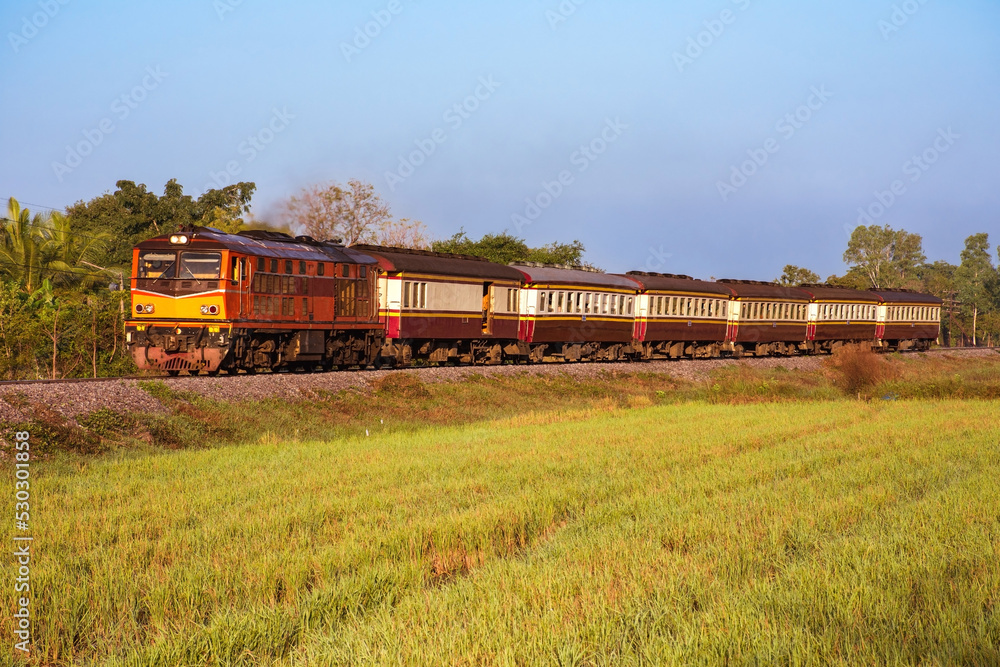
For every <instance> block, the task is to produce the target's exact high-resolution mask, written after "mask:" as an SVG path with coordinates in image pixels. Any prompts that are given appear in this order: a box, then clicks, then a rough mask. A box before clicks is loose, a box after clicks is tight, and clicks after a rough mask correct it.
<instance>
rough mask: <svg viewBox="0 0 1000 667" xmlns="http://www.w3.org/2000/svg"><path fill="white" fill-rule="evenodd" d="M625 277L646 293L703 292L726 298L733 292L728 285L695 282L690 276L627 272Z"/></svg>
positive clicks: (701, 281) (705, 281) (704, 281)
mask: <svg viewBox="0 0 1000 667" xmlns="http://www.w3.org/2000/svg"><path fill="white" fill-rule="evenodd" d="M625 277H626V278H628V279H630V280H633V281H635V282H636V283H638V284H639V287H640V288H641V289H643V290H645V291H647V292H652V291H657V292H704V293H705V294H717V295H720V296H725V297H726V298H728V297H731V296H733V290H732V288H730V287H729V285H726V284H724V283H713V282H709V281H707V280H695V279H694V278H691V277H690V276H675V275H672V274H665V273H645V272H642V271H629V272H628V273H626V274H625Z"/></svg>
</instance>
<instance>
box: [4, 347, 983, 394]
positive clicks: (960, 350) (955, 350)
mask: <svg viewBox="0 0 1000 667" xmlns="http://www.w3.org/2000/svg"><path fill="white" fill-rule="evenodd" d="M982 351H992V352H996V353H998V354H1000V347H936V348H932V349H930V350H927V351H925V352H906V353H905V354H959V355H961V354H964V353H977V354H978V353H981V352H982ZM753 358H754V357H747V358H746V359H753ZM776 358H778V359H781V358H789V359H792V358H799V357H794V356H793V357H776ZM657 361H658V360H657ZM677 361H704V360H701V359H680V360H677ZM632 363H639V364H642V363H647V362H632ZM548 365H551V366H555V367H558V366H562V365H563V364H548ZM414 368H416V367H414ZM468 368H474V367H473V366H470V367H468ZM370 370H372V369H357V370H348V371H325V372H314V373H292V372H290V371H279V372H277V373H260V374H259V375H257V377H261V378H266V377H268V376H269V375H278V376H292V375H323V374H325V373H357V372H362V371H363V372H368V371H370ZM402 370H405V369H402ZM207 377H215V378H225V377H232V376H226V375H217V376H208V375H199V376H191V375H165V374H164V375H118V376H114V377H99V378H58V379H55V380H52V379H37V380H3V381H0V388H3V387H12V386H17V385H46V384H88V383H101V382H118V381H120V380H163V381H166V382H170V381H176V380H195V379H198V378H207ZM244 377H247V376H244Z"/></svg>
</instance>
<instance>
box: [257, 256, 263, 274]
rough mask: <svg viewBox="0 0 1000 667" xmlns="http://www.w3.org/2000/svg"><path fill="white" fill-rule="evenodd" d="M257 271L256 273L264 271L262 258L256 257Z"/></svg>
mask: <svg viewBox="0 0 1000 667" xmlns="http://www.w3.org/2000/svg"><path fill="white" fill-rule="evenodd" d="M257 270H258V271H263V270H264V258H263V257H258V258H257Z"/></svg>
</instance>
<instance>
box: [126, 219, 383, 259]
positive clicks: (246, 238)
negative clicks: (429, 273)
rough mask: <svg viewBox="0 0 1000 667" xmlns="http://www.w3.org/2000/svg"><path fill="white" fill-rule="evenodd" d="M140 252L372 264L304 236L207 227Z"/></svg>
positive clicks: (153, 242)
mask: <svg viewBox="0 0 1000 667" xmlns="http://www.w3.org/2000/svg"><path fill="white" fill-rule="evenodd" d="M180 234H186V235H187V236H189V237H190V239H191V240H190V241H189V242H188V243H186V244H183V245H182V244H176V243H171V242H170V237H171V236H176V235H180ZM136 247H137V248H139V249H140V250H146V249H149V250H164V249H170V250H184V249H218V250H223V249H225V250H233V251H236V252H239V253H244V254H247V255H253V256H262V257H275V258H281V259H297V260H307V261H316V262H338V263H346V264H374V263H375V260H374V259H372V258H371V257H369V256H368V255H365V254H363V253H359V252H357V251H356V250H354V249H352V248H345V247H344V246H342V245H339V244H336V243H333V242H332V241H316V240H314V239H312V238H310V237H308V236H298V237H292V236H289V235H288V234H283V233H281V232H259V231H249V232H240V233H239V234H227V233H225V232H223V231H220V230H218V229H213V228H211V227H189V228H186V229H182V230H180V231H178V232H175V233H173V234H163V235H160V236H156V237H154V238H151V239H148V240H146V241H142V242H141V243H139V244H137V246H136Z"/></svg>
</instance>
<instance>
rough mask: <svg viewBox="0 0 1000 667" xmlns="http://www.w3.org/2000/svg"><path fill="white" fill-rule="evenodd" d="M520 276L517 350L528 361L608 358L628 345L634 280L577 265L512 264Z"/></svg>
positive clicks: (630, 351) (620, 355)
mask: <svg viewBox="0 0 1000 667" xmlns="http://www.w3.org/2000/svg"><path fill="white" fill-rule="evenodd" d="M513 268H515V269H517V270H518V271H519V272H520V275H521V276H523V281H524V286H523V288H522V290H521V307H520V314H521V320H520V331H519V338H520V341H521V343H522V355H523V354H527V355H528V357H529V358H530V360H531V361H543V360H546V359H549V360H553V361H582V360H589V361H598V360H604V361H611V360H616V359H627V358H631V357H634V356H636V355H637V354H638V351H637V350H636V348H634V347H633V346H632V333H633V330H634V326H635V324H634V321H635V300H636V284H635V282H634V281H632V280H630V279H629V278H626V277H625V276H616V275H609V274H606V273H600V272H598V271H592V270H585V269H580V268H558V267H552V266H541V265H537V264H521V265H513Z"/></svg>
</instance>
